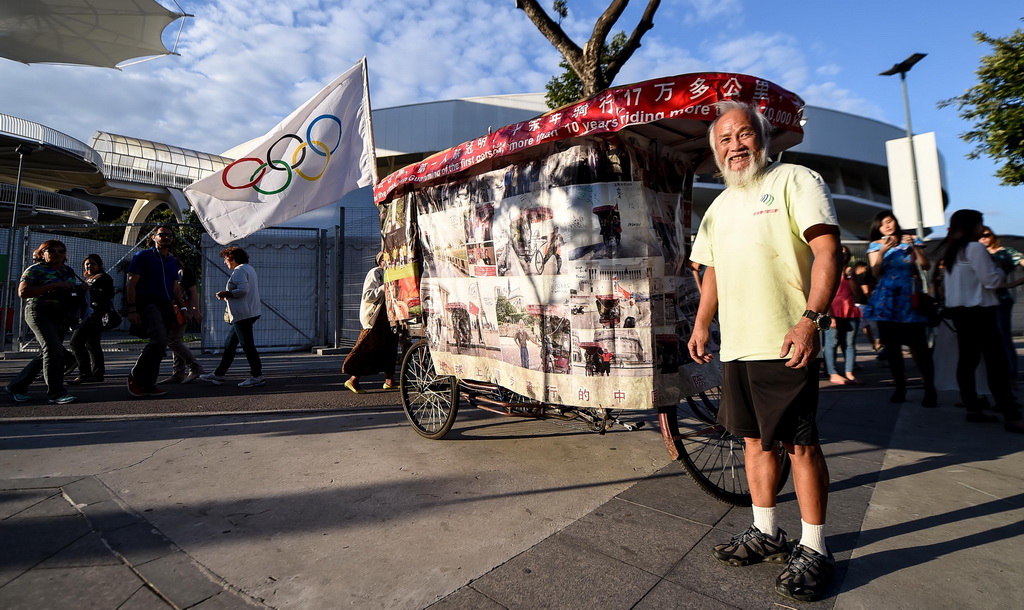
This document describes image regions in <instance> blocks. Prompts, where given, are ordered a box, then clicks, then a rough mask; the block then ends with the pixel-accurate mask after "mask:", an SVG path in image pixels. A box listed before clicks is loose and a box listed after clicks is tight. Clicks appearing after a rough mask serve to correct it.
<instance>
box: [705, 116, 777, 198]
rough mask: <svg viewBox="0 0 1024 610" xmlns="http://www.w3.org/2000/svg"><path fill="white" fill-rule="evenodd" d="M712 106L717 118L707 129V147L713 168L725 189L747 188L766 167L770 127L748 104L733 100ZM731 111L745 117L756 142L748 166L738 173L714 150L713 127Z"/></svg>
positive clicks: (765, 119) (763, 117)
mask: <svg viewBox="0 0 1024 610" xmlns="http://www.w3.org/2000/svg"><path fill="white" fill-rule="evenodd" d="M712 105H713V106H714V107H715V109H716V110H717V111H718V118H716V119H715V120H714V121H712V122H711V126H710V127H708V145H709V146H710V147H711V156H712V157H713V158H714V160H715V166H716V167H718V175H719V176H721V177H722V179H724V180H725V185H726V186H727V187H740V188H742V187H746V186H749V185H750V184H752V183H753V182H754V180H756V179H757V177H758V176H760V175H761V172H762V171H764V168H766V167H768V145H769V143H770V142H771V130H772V125H771V123H769V122H768V119H767V118H765V116H764V115H763V114H761V113H760V112H759V111H758V110H757V108H755V107H754V106H751V105H750V104H745V103H743V102H737V101H734V100H723V101H721V102H716V103H715V104H712ZM733 110H739V111H740V112H742V113H744V114H745V115H746V116H747V120H748V121H749V122H750V125H751V127H752V128H753V130H754V135H755V139H756V140H757V148H756V149H755V150H752V151H751V152H752V155H751V160H750V161H751V162H750V164H749V165H748V166H747V167H746V168H745V169H742V170H738V171H736V170H730V169H729V167H728V166H727V165H726V163H725V162H724V161H723V160H722V159H720V158H719V157H718V150H717V149H716V148H715V127H717V126H718V121H719V120H721V118H722V117H723V116H725V115H726V113H729V112H732V111H733Z"/></svg>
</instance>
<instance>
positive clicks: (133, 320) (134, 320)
mask: <svg viewBox="0 0 1024 610" xmlns="http://www.w3.org/2000/svg"><path fill="white" fill-rule="evenodd" d="M125 319H126V320H128V323H129V324H138V323H139V321H140V320H141V318H139V314H138V312H134V311H133V312H131V313H129V314H128V315H127V316H125Z"/></svg>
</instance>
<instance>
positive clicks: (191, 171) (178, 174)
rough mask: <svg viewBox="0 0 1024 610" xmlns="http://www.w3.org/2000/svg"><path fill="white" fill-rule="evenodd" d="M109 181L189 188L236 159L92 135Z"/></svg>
mask: <svg viewBox="0 0 1024 610" xmlns="http://www.w3.org/2000/svg"><path fill="white" fill-rule="evenodd" d="M91 144H92V147H93V148H94V149H96V151H97V152H98V153H99V154H100V156H101V157H102V159H103V165H104V168H105V171H104V175H105V176H106V177H107V180H124V181H128V182H138V183H144V184H155V185H159V186H170V187H174V188H185V187H186V186H188V185H190V184H192V183H193V182H195V181H196V180H199V179H200V178H205V177H206V176H208V175H210V174H212V173H214V172H217V171H220V170H221V169H223V168H224V167H225V166H227V165H228V164H229V163H231V161H232V159H229V158H227V157H222V156H220V155H213V154H210V153H204V152H199V151H196V150H189V149H187V148H180V147H178V146H171V145H169V144H162V143H160V142H153V141H150V140H143V139H141V138H132V137H129V136H122V135H118V134H114V133H107V132H105V131H97V132H96V133H94V134H93V136H92V141H91Z"/></svg>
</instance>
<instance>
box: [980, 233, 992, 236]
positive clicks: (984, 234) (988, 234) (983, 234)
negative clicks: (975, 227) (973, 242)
mask: <svg viewBox="0 0 1024 610" xmlns="http://www.w3.org/2000/svg"><path fill="white" fill-rule="evenodd" d="M981 236H982V237H992V234H991V233H982V234H981Z"/></svg>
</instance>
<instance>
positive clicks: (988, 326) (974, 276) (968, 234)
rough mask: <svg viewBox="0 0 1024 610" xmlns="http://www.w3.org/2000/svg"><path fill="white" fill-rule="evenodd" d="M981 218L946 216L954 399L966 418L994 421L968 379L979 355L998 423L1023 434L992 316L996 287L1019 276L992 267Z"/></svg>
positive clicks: (967, 213) (965, 214) (945, 259)
mask: <svg viewBox="0 0 1024 610" xmlns="http://www.w3.org/2000/svg"><path fill="white" fill-rule="evenodd" d="M983 220H984V219H983V218H982V215H981V212H978V211H977V210H958V211H956V212H954V213H953V216H952V217H951V218H950V219H949V233H948V235H947V236H946V244H947V245H946V251H945V253H944V254H943V257H942V262H943V264H944V266H945V273H946V276H945V282H944V284H945V292H946V308H947V310H948V311H949V314H950V317H951V318H952V320H953V325H954V327H955V328H956V340H957V347H958V348H959V351H960V359H959V361H958V362H957V366H956V380H957V384H958V385H959V386H960V399H961V400H962V401H963V403H964V406H966V407H967V421H969V422H988V421H995V418H993V417H992V416H990V415H987V414H985V413H983V412H982V410H981V405H979V403H978V395H977V390H976V387H975V382H974V371H975V369H976V368H977V367H978V364H979V363H980V362H981V358H984V359H985V366H986V367H987V369H988V384H989V387H990V388H991V390H992V397H993V398H994V399H995V402H996V408H997V409H999V410H1000V411H1001V412H1002V413H1003V420H1004V422H1005V423H1004V427H1005V428H1006V430H1007V431H1009V432H1017V433H1022V434H1024V419H1022V418H1021V413H1020V405H1019V404H1017V401H1016V400H1015V399H1014V396H1013V392H1012V390H1011V389H1010V383H1009V377H1008V376H1007V367H1008V363H1007V359H1006V352H1005V351H1004V350H1003V345H1002V341H1001V340H1000V336H999V325H998V322H997V321H996V308H997V306H998V305H999V299H998V298H997V297H996V293H995V291H996V289H997V288H1013V287H1014V286H1018V285H1020V284H1024V279H1021V280H1018V281H1016V282H1012V283H1007V282H1006V276H1005V275H1004V274H1003V272H1002V271H1000V270H999V268H997V267H996V266H995V263H993V262H992V258H991V257H990V256H989V254H988V251H987V250H986V249H985V246H983V245H981V244H980V243H978V238H979V237H981V234H982V233H983V232H984V225H983Z"/></svg>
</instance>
